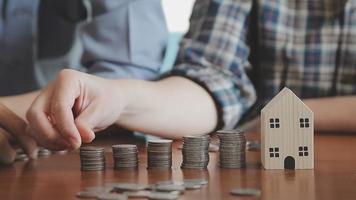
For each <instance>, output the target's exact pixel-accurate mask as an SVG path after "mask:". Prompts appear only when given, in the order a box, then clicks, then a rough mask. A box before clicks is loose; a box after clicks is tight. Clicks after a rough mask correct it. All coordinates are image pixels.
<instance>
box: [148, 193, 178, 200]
mask: <svg viewBox="0 0 356 200" xmlns="http://www.w3.org/2000/svg"><path fill="white" fill-rule="evenodd" d="M178 197H179V195H177V194H171V193H166V192H150V193H149V195H148V199H152V200H175V199H178Z"/></svg>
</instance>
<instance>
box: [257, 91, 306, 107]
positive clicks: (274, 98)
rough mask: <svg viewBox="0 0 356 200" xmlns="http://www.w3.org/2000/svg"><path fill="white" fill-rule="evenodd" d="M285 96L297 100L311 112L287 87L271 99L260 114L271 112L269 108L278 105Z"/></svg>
mask: <svg viewBox="0 0 356 200" xmlns="http://www.w3.org/2000/svg"><path fill="white" fill-rule="evenodd" d="M286 95H290V96H291V97H292V98H295V99H297V100H298V101H299V102H300V103H302V104H303V105H304V106H305V108H306V109H308V110H309V111H310V112H312V110H311V109H310V108H309V107H308V106H307V105H306V104H304V102H303V101H302V100H301V99H300V98H299V97H298V96H297V95H295V94H294V93H293V92H292V90H290V89H289V88H287V87H284V88H283V89H282V90H281V91H280V92H279V93H278V94H277V95H276V96H275V97H273V99H271V101H270V102H269V103H268V104H267V105H266V106H265V107H264V108H263V109H262V110H261V112H262V113H265V112H268V111H269V110H271V108H272V107H274V105H275V104H276V103H278V102H279V100H280V99H282V98H283V97H285V96H286Z"/></svg>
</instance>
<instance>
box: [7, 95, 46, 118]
mask: <svg viewBox="0 0 356 200" xmlns="http://www.w3.org/2000/svg"><path fill="white" fill-rule="evenodd" d="M39 93H40V91H39V90H38V91H34V92H29V93H25V94H20V95H16V96H6V97H0V102H2V103H3V104H4V105H5V106H6V107H8V108H9V109H10V110H11V111H13V112H14V113H16V114H17V115H18V116H20V117H21V118H22V119H24V120H26V117H25V116H26V112H27V110H28V108H29V107H30V106H31V104H32V102H33V101H34V100H35V98H36V97H37V96H38V95H39Z"/></svg>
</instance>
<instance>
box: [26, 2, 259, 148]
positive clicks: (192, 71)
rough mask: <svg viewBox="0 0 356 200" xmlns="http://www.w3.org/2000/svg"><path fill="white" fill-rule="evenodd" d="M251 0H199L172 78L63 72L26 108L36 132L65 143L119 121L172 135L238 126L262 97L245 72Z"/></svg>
mask: <svg viewBox="0 0 356 200" xmlns="http://www.w3.org/2000/svg"><path fill="white" fill-rule="evenodd" d="M251 4H252V2H250V1H234V2H227V1H197V2H196V4H195V6H194V10H193V15H192V17H191V27H190V30H189V32H188V33H187V35H186V36H185V38H184V39H183V41H182V43H181V49H180V53H179V58H178V60H177V65H176V66H175V67H174V69H173V71H172V73H171V74H170V76H169V77H168V78H166V79H163V80H160V81H157V82H147V81H140V80H127V79H122V80H107V79H102V78H99V77H95V76H91V75H88V74H83V73H79V72H75V71H72V70H64V71H62V72H61V73H60V75H59V76H58V77H57V79H56V81H54V82H53V83H51V84H50V85H49V86H48V87H47V88H46V89H44V90H43V92H42V93H41V94H40V95H39V97H38V98H37V99H36V100H35V102H34V103H33V105H32V106H31V108H30V109H29V111H28V113H27V119H28V120H29V123H30V128H31V130H32V131H31V134H32V136H33V137H34V138H35V139H36V141H37V142H39V144H40V145H42V146H44V147H47V148H50V149H65V148H78V147H79V146H80V144H81V142H82V141H83V142H90V141H91V140H92V139H93V138H94V137H95V135H94V132H96V131H99V130H103V129H105V128H106V127H108V126H109V125H111V124H113V123H118V124H119V125H121V126H123V127H127V128H129V129H132V130H140V131H142V132H144V133H151V134H155V135H160V136H164V137H171V138H178V137H181V136H183V135H189V134H207V133H210V132H211V131H213V130H214V129H216V128H233V127H234V126H235V125H236V124H237V122H238V121H239V119H240V118H241V115H242V114H243V113H244V112H245V111H246V110H247V109H249V107H250V106H251V105H252V104H253V103H254V101H255V100H256V94H255V90H254V87H253V85H252V83H251V81H250V80H249V78H248V76H247V74H246V71H245V70H246V69H247V68H250V67H251V66H250V64H249V62H248V55H249V47H248V45H247V42H246V40H247V39H246V34H247V30H248V16H249V13H250V10H251ZM227 10H229V12H227ZM174 76H180V77H179V78H178V77H174ZM183 77H184V78H183ZM72 110H74V114H73V112H72ZM218 119H219V122H218V123H217V121H218Z"/></svg>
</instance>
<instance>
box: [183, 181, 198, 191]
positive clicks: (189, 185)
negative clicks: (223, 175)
mask: <svg viewBox="0 0 356 200" xmlns="http://www.w3.org/2000/svg"><path fill="white" fill-rule="evenodd" d="M183 186H184V188H185V189H186V190H197V189H200V188H202V186H203V185H200V184H196V183H189V182H186V183H184V184H183Z"/></svg>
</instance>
